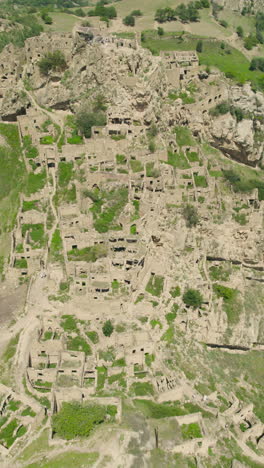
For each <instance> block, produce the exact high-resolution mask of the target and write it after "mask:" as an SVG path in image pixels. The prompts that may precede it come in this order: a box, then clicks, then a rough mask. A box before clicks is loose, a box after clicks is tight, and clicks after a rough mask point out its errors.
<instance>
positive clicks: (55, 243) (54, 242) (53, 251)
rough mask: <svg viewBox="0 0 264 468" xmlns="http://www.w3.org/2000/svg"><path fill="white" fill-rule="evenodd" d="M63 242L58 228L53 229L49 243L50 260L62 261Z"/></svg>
mask: <svg viewBox="0 0 264 468" xmlns="http://www.w3.org/2000/svg"><path fill="white" fill-rule="evenodd" d="M62 251H63V244H62V238H61V234H60V230H59V229H55V231H54V233H53V235H52V239H51V244H50V251H49V258H50V261H51V262H63V254H62Z"/></svg>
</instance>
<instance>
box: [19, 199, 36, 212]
mask: <svg viewBox="0 0 264 468" xmlns="http://www.w3.org/2000/svg"><path fill="white" fill-rule="evenodd" d="M31 210H38V200H32V201H26V200H23V204H22V211H23V213H25V212H26V211H31Z"/></svg>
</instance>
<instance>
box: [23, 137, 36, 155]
mask: <svg viewBox="0 0 264 468" xmlns="http://www.w3.org/2000/svg"><path fill="white" fill-rule="evenodd" d="M23 149H24V151H25V156H26V158H29V159H35V158H36V157H37V156H38V155H39V152H38V148H36V146H33V145H32V138H31V136H30V135H25V136H24V138H23Z"/></svg>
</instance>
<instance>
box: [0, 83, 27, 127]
mask: <svg viewBox="0 0 264 468" xmlns="http://www.w3.org/2000/svg"><path fill="white" fill-rule="evenodd" d="M30 105H31V103H30V101H29V98H28V96H27V95H26V94H25V93H24V92H21V91H19V90H13V91H11V90H10V91H8V92H7V93H5V95H4V97H3V99H2V103H1V118H2V120H4V121H7V122H15V121H16V120H17V116H18V115H24V114H26V109H28V108H29V107H30Z"/></svg>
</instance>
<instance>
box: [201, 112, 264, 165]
mask: <svg viewBox="0 0 264 468" xmlns="http://www.w3.org/2000/svg"><path fill="white" fill-rule="evenodd" d="M210 130H211V137H212V140H211V144H212V145H213V146H214V147H216V148H218V149H219V150H220V151H222V152H223V153H225V154H227V155H228V156H230V157H231V158H232V159H235V160H236V161H239V162H242V163H244V164H248V165H250V166H256V165H257V163H258V161H259V160H260V159H261V157H262V147H261V148H255V147H254V126H253V121H252V120H250V119H243V120H242V121H241V122H237V121H236V119H235V118H234V117H233V116H232V115H231V114H228V115H226V114H225V115H222V116H221V117H218V118H217V119H216V120H214V121H213V122H212V125H211V129H210Z"/></svg>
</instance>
